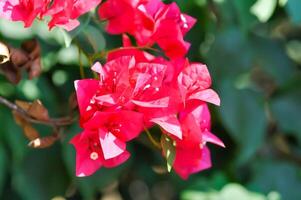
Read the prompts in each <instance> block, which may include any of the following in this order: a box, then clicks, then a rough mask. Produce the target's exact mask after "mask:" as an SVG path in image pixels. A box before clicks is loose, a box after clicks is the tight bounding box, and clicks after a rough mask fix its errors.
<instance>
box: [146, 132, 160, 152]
mask: <svg viewBox="0 0 301 200" xmlns="http://www.w3.org/2000/svg"><path fill="white" fill-rule="evenodd" d="M144 131H145V132H146V135H147V137H148V139H149V140H150V141H151V143H152V144H153V145H154V146H155V147H157V148H158V149H161V144H160V143H159V142H157V141H156V140H155V139H154V138H153V136H152V134H151V133H150V132H149V130H148V129H147V128H146V127H144Z"/></svg>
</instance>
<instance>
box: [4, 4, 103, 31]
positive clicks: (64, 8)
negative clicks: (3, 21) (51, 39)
mask: <svg viewBox="0 0 301 200" xmlns="http://www.w3.org/2000/svg"><path fill="white" fill-rule="evenodd" d="M100 2H101V0H89V1H88V0H53V1H51V0H0V17H4V18H7V19H9V20H12V21H23V22H24V26H25V27H29V26H31V24H32V22H33V21H34V20H35V19H36V18H37V17H38V18H43V17H44V16H50V17H51V18H52V19H51V20H50V22H49V23H48V26H49V28H50V29H51V28H52V27H54V26H59V27H62V28H64V29H66V30H68V31H70V30H72V29H74V28H75V27H77V26H78V25H79V21H78V20H77V18H78V17H79V16H80V15H82V14H85V13H86V12H88V11H90V10H92V9H93V8H94V7H96V6H97V5H98V4H99V3H100Z"/></svg>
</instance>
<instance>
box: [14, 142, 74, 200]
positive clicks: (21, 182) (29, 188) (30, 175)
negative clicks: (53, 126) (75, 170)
mask: <svg viewBox="0 0 301 200" xmlns="http://www.w3.org/2000/svg"><path fill="white" fill-rule="evenodd" d="M60 154H61V152H60V149H59V145H58V144H56V145H55V146H52V147H51V148H48V149H44V150H31V152H30V153H29V154H27V156H26V157H25V159H24V160H23V162H22V163H21V164H19V165H15V166H14V168H13V170H12V171H13V177H12V180H13V183H14V189H15V190H16V191H17V192H18V194H19V195H20V196H21V197H22V199H24V200H27V199H28V200H32V199H52V198H53V197H55V196H63V195H64V194H65V192H66V190H67V187H68V185H69V184H70V183H69V180H68V176H67V174H66V169H65V168H64V165H63V164H62V160H61V156H60Z"/></svg>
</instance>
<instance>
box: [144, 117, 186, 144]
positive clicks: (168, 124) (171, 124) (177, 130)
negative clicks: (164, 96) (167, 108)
mask: <svg viewBox="0 0 301 200" xmlns="http://www.w3.org/2000/svg"><path fill="white" fill-rule="evenodd" d="M150 121H151V122H154V123H156V124H158V125H159V126H160V127H161V128H163V129H164V130H165V131H166V132H168V133H170V134H171V135H174V136H176V137H177V138H179V139H182V130H181V125H180V122H179V120H178V119H177V117H176V116H175V115H170V116H165V117H160V118H153V119H151V120H150Z"/></svg>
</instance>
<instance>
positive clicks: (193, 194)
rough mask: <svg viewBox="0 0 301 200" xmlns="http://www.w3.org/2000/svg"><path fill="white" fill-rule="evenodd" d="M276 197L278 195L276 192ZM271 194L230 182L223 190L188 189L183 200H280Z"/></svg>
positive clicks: (183, 194) (183, 195)
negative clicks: (263, 193) (250, 189)
mask: <svg viewBox="0 0 301 200" xmlns="http://www.w3.org/2000/svg"><path fill="white" fill-rule="evenodd" d="M273 195H274V197H275V196H278V197H279V194H278V195H277V193H276V194H275V192H274V194H273ZM270 196H271V195H270V194H269V195H268V196H267V197H266V196H264V195H262V194H259V193H255V192H251V191H248V190H247V189H246V188H244V187H243V186H242V185H240V184H237V183H229V184H227V185H225V186H224V187H223V189H222V190H221V191H207V192H204V191H193V190H187V191H185V192H183V193H182V195H181V197H182V198H181V200H220V199H222V200H232V199H239V200H280V199H279V198H277V199H276V198H273V199H272V198H270Z"/></svg>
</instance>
